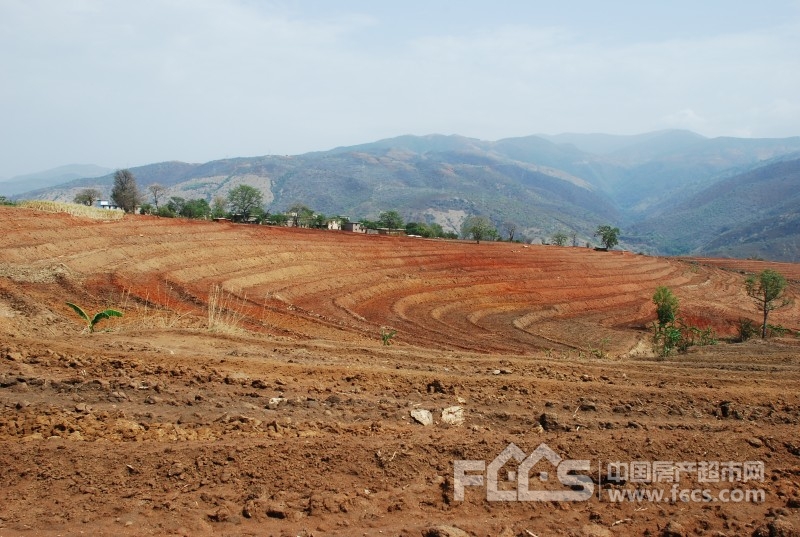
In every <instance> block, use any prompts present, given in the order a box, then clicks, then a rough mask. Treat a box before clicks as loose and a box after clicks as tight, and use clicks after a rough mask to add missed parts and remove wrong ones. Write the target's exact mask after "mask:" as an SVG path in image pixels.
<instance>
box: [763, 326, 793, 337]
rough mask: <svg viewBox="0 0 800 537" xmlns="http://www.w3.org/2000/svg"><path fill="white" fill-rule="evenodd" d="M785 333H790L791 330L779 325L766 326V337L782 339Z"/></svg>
mask: <svg viewBox="0 0 800 537" xmlns="http://www.w3.org/2000/svg"><path fill="white" fill-rule="evenodd" d="M787 333H791V330H789V329H788V328H786V327H785V326H781V325H779V324H768V325H767V336H768V337H783V336H785V335H786V334H787Z"/></svg>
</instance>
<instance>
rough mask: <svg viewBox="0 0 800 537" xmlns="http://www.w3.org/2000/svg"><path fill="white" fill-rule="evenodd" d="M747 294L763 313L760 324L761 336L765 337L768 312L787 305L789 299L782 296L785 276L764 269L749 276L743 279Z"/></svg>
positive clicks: (784, 288) (784, 287)
mask: <svg viewBox="0 0 800 537" xmlns="http://www.w3.org/2000/svg"><path fill="white" fill-rule="evenodd" d="M745 287H746V288H747V294H748V295H749V296H750V297H751V298H752V299H753V301H754V302H755V303H756V305H757V306H758V309H759V310H760V311H761V312H762V313H763V314H764V323H763V324H762V325H761V338H762V339H764V338H766V337H767V318H768V317H769V312H771V311H772V310H776V309H778V308H782V307H784V306H788V305H789V304H790V303H791V301H790V300H789V299H788V298H787V297H785V296H784V291H785V290H786V278H784V277H783V275H782V274H780V273H778V272H776V271H774V270H771V269H766V270H764V271H762V272H761V273H760V274H759V275H758V276H755V275H753V276H750V277H749V278H747V279H746V280H745Z"/></svg>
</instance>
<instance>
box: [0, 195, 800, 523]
mask: <svg viewBox="0 0 800 537" xmlns="http://www.w3.org/2000/svg"><path fill="white" fill-rule="evenodd" d="M0 218H2V221H3V222H4V224H5V233H4V234H3V235H2V236H0V333H2V340H0V446H2V449H0V459H1V460H2V465H0V478H1V479H2V482H3V484H4V486H3V488H2V492H0V506H1V507H0V535H3V536H5V535H17V534H22V535H28V534H33V533H35V534H37V535H59V534H78V533H81V532H84V533H86V534H93V535H148V534H149V535H204V534H207V535H211V534H226V535H275V536H278V535H287V536H288V535H306V536H310V535H317V536H321V535H342V536H344V535H413V536H421V535H462V534H467V535H487V536H488V535H492V536H494V535H506V536H517V535H526V536H527V535H578V536H580V535H643V534H649V535H667V534H669V535H673V534H681V532H682V533H683V534H686V535H751V534H754V532H757V531H766V532H767V534H769V531H772V530H771V529H770V528H782V529H781V531H784V530H786V531H792V530H787V529H786V528H792V527H794V528H795V530H796V529H797V528H800V516H798V507H800V441H798V439H797V430H798V428H797V427H798V424H800V396H798V387H800V348H798V346H797V342H798V340H797V338H796V337H789V336H786V337H784V338H781V339H779V340H770V341H768V342H766V343H763V342H761V341H754V342H749V343H746V344H730V343H725V342H722V343H720V344H719V345H715V346H710V347H703V348H694V349H692V352H690V353H688V354H683V355H676V356H673V357H671V358H670V360H668V361H660V360H656V359H655V358H652V352H651V350H650V344H649V337H650V332H649V329H648V325H649V324H650V323H652V322H653V320H654V319H655V311H654V307H653V305H652V304H651V302H650V297H651V296H652V294H653V291H654V289H655V287H657V286H659V285H667V286H669V287H670V288H671V289H672V290H673V292H675V294H676V295H677V296H678V297H679V298H680V300H681V311H682V312H683V314H684V316H686V317H687V318H690V319H691V320H692V321H693V322H696V323H698V324H705V326H711V327H713V328H715V329H716V331H717V332H718V333H719V334H720V335H722V336H726V335H732V334H733V333H734V332H735V326H736V323H737V321H738V319H739V318H741V317H749V318H752V319H757V318H758V314H757V312H756V311H755V307H754V306H753V304H752V302H751V301H750V299H749V298H748V297H747V296H746V294H745V293H744V285H743V281H744V275H743V274H742V273H741V271H750V270H752V271H757V270H759V269H763V268H766V267H768V266H771V265H769V264H766V263H764V262H752V263H755V264H754V265H752V266H751V265H736V264H735V263H734V262H730V261H724V262H723V261H722V260H678V259H662V258H652V257H647V256H640V255H634V254H631V253H626V252H595V251H593V250H589V249H584V248H559V247H553V246H527V245H520V244H499V243H497V244H480V245H478V244H474V243H470V242H460V241H434V240H423V239H413V238H399V237H379V236H365V235H356V234H349V233H341V232H324V231H313V230H302V229H299V230H298V229H287V228H268V227H257V226H243V225H234V224H227V223H204V222H194V221H183V220H169V219H158V218H150V217H126V218H125V219H123V220H121V221H116V222H99V221H92V220H88V219H81V218H78V217H71V216H68V215H62V214H45V213H37V212H35V211H31V210H21V209H14V208H5V207H2V208H0ZM776 267H777V266H776ZM777 270H780V271H781V272H783V273H784V274H786V275H787V277H789V278H790V280H791V283H790V290H789V291H790V294H791V295H792V296H795V297H796V296H797V295H798V290H799V289H798V283H797V277H796V275H797V271H796V266H794V265H781V266H780V267H777ZM792 271H795V272H792ZM66 301H70V302H74V303H78V304H80V305H81V306H82V307H84V309H86V310H87V311H90V312H91V313H94V312H96V311H100V310H102V309H104V308H108V307H113V308H115V309H119V310H121V311H123V312H124V317H122V318H120V319H108V320H104V321H101V322H100V323H99V324H98V326H97V328H98V331H97V332H95V333H92V334H89V333H87V332H82V331H81V330H82V328H83V325H82V324H81V321H80V319H78V317H77V316H76V315H75V313H74V312H73V311H72V310H70V309H69V308H68V307H67V306H66V305H65V302H66ZM799 308H800V305H798V304H797V303H795V304H794V305H792V306H791V307H789V308H785V309H782V310H777V311H775V312H773V316H772V317H771V319H772V322H773V323H775V324H781V325H783V326H785V327H788V328H792V329H794V330H797V329H798V328H800V309H799ZM388 329H392V330H396V331H397V333H396V335H395V336H394V337H393V338H391V339H387V343H392V345H384V344H383V340H382V337H381V333H382V331H384V332H383V333H386V332H385V330H388ZM420 410H426V411H428V412H429V413H430V416H431V419H432V424H431V425H427V426H425V425H422V424H420V423H419V422H418V421H417V420H416V419H415V418H414V417H412V413H413V414H414V415H415V416H416V415H420V413H419V412H418V411H420ZM453 415H457V416H458V417H459V419H458V420H452V423H450V424H448V423H447V420H448V419H450V418H451V417H452V416H453ZM462 419H463V423H462V421H461V420H462ZM511 444H513V445H514V446H517V449H518V451H514V450H513V449H512V448H511V447H510V446H511ZM542 445H544V446H545V447H544V448H542V447H541V446H542ZM537 448H539V449H537ZM504 453H506V454H508V457H510V458H509V459H508V460H507V462H506V464H504V465H502V467H501V468H502V471H501V472H499V474H495V477H497V476H498V475H499V479H498V481H497V482H498V491H495V492H498V493H502V494H500V496H501V497H502V498H504V499H502V500H500V501H490V500H491V498H490V493H491V488H490V487H489V486H488V482H489V481H491V479H492V474H491V472H489V471H486V468H494V469H495V470H496V468H495V467H494V466H490V463H492V461H493V460H496V458H497V457H498V456H501V454H504ZM520 453H522V454H523V455H524V457H522V456H521V455H520ZM529 455H530V456H532V457H533V456H534V455H536V456H542V457H543V459H541V460H542V461H545V462H548V461H549V462H548V464H550V465H551V466H550V471H549V472H548V471H547V468H543V467H542V466H541V465H542V464H544V462H536V461H539V459H536V460H533V459H530V460H531V461H532V463H533V462H535V465H534V466H533V468H534V471H533V473H531V474H530V480H529V482H528V491H534V489H536V490H537V491H538V492H543V493H546V494H544V495H543V496H538V497H537V498H538V499H536V500H533V501H511V500H509V498H510V496H514V499H518V498H519V496H517V493H518V491H519V490H522V489H519V490H518V488H517V487H518V485H519V482H520V480H519V476H517V474H516V465H517V464H518V463H522V462H523V461H522V459H523V458H525V457H528V456H529ZM514 457H518V459H517V460H516V462H515V460H514ZM526 460H527V459H526ZM457 461H473V463H475V461H477V463H480V462H483V463H484V466H483V468H484V471H483V473H482V471H481V470H475V468H477V467H478V466H475V465H474V464H473V466H471V467H470V468H473V469H472V470H470V471H468V472H467V474H468V475H471V476H472V477H473V478H476V479H477V478H478V477H480V478H481V479H482V483H481V484H477V481H475V480H473V481H469V482H468V484H467V485H466V486H464V487H462V488H461V491H462V492H463V499H461V497H459V483H461V484H462V485H463V482H461V481H459V479H458V473H457V471H456V470H457V464H456V462H457ZM560 461H566V462H569V461H588V464H589V470H585V469H583V470H579V471H578V474H577V475H573V474H572V473H566V472H565V473H561V471H562V468H561V466H560V465H561V464H564V462H560ZM657 463H658V464H657ZM666 463H669V464H668V465H665V464H666ZM755 463H760V465H759V464H755ZM635 464H636V466H634V465H635ZM745 464H747V466H746V468H747V472H749V473H745V474H743V473H742V472H745ZM553 466H556V467H557V469H558V472H556V471H554V468H553ZM622 466H624V467H625V469H626V471H627V470H630V471H631V472H633V471H634V470H633V469H634V467H635V468H637V469H639V470H642V469H644V471H645V473H646V472H648V471H649V472H650V477H651V478H652V477H653V475H654V474H653V472H655V471H656V470H658V471H659V472H660V473H659V474H658V476H659V480H657V481H655V480H652V479H651V480H650V481H646V480H641V479H638V480H637V479H636V475H634V474H631V475H630V476H627V478H626V479H616V480H614V479H611V477H613V476H612V475H611V474H612V473H613V472H612V471H611V470H612V469H614V470H615V471H617V472H619V469H620V468H621V467H622ZM709 466H710V468H709ZM715 469H716V472H717V473H716V474H715V473H714V471H715ZM707 470H710V471H711V473H710V474H709V473H708V471H707ZM737 472H738V473H737ZM759 472H761V473H759ZM526 475H527V474H526ZM548 475H549V476H551V478H550V479H549V480H548V479H547V476H548ZM570 476H572V486H571V487H569V486H565V485H564V483H568V482H570ZM715 476H716V478H715V479H714V477H715ZM745 476H749V477H748V479H745V478H744V477H745ZM578 477H583V478H586V479H589V481H588V482H586V481H583V482H581V481H580V480H577V481H576V480H575V479H576V478H578ZM617 477H619V475H618V476H617ZM590 483H591V484H590ZM674 485H677V486H674ZM540 489H541V490H540ZM589 489H591V491H590V492H591V494H590V495H589V497H585V498H576V497H571V496H569V495H567V496H566V497H564V496H558V495H557V494H556V495H548V494H550V493H564V492H567V493H570V492H571V493H576V494H578V495H580V494H582V493H583V492H585V491H588V490H589ZM659 491H660V493H661V494H662V496H660V497H656V495H657V494H658V493H659ZM684 491H686V492H685V494H684ZM695 491H699V492H698V493H697V494H695V496H692V494H693V493H694V492H695ZM726 494H727V496H726ZM739 495H741V497H740V496H739ZM676 532H677V533H676Z"/></svg>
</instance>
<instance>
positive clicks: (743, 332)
mask: <svg viewBox="0 0 800 537" xmlns="http://www.w3.org/2000/svg"><path fill="white" fill-rule="evenodd" d="M736 329H737V331H738V336H737V338H736V340H737V341H738V342H740V343H743V342H745V341H747V340H748V339H751V338H754V337H756V336H757V335H758V332H759V330H758V326H756V323H755V321H753V320H752V319H748V318H746V317H742V318H740V319H739V323H738V325H737V327H736Z"/></svg>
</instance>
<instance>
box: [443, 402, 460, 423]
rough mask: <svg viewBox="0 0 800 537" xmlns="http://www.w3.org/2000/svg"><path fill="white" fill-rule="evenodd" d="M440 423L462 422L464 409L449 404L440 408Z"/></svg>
mask: <svg viewBox="0 0 800 537" xmlns="http://www.w3.org/2000/svg"><path fill="white" fill-rule="evenodd" d="M442 423H447V424H448V425H456V426H458V425H463V424H464V409H463V408H462V407H460V406H451V407H447V408H445V409H444V410H442Z"/></svg>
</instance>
